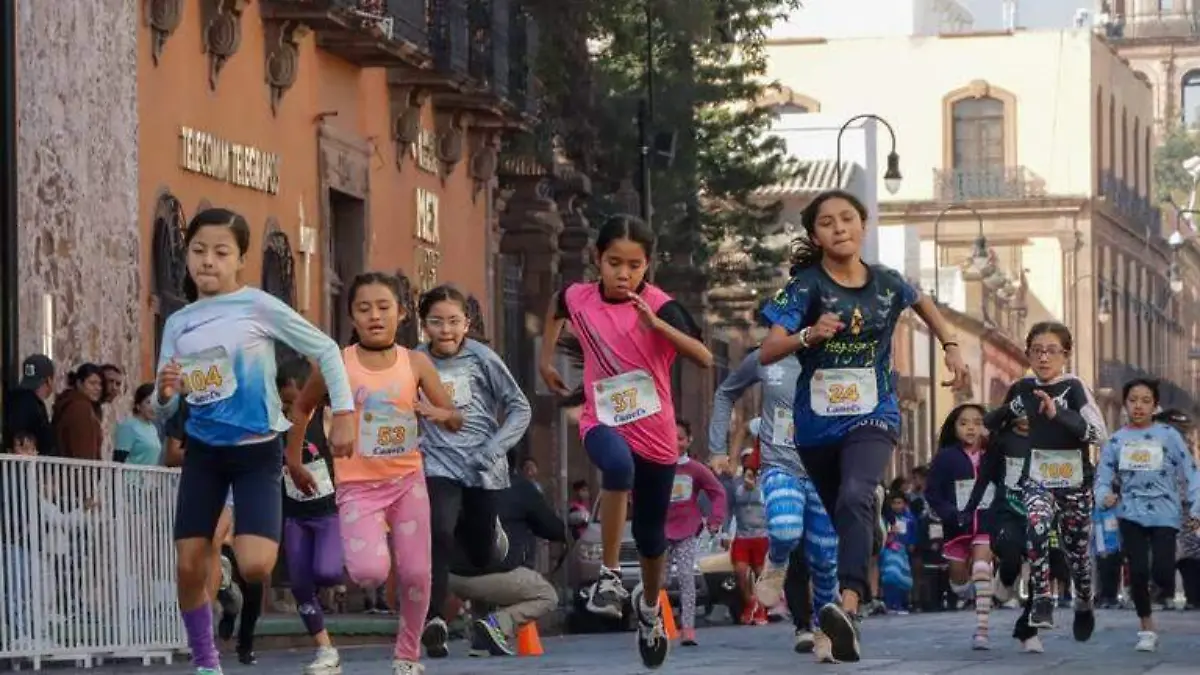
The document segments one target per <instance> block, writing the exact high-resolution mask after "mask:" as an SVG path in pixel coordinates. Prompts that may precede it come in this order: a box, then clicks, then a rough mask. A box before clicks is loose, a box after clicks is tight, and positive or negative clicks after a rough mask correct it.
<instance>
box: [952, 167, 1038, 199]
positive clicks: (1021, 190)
mask: <svg viewBox="0 0 1200 675" xmlns="http://www.w3.org/2000/svg"><path fill="white" fill-rule="evenodd" d="M933 185H934V194H935V195H936V196H937V199H938V201H943V202H965V201H988V200H1010V199H1037V198H1040V197H1045V196H1046V184H1045V181H1043V180H1042V179H1041V178H1039V177H1037V176H1036V175H1035V174H1034V173H1033V172H1032V171H1030V170H1028V169H1026V168H1025V167H1023V166H992V167H981V168H977V169H976V168H962V169H958V168H956V169H934V170H933Z"/></svg>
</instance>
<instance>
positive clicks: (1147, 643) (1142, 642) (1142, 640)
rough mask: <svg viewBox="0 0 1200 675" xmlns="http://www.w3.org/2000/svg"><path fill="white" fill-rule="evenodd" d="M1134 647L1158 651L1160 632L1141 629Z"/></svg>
mask: <svg viewBox="0 0 1200 675" xmlns="http://www.w3.org/2000/svg"><path fill="white" fill-rule="evenodd" d="M1133 648H1134V649H1136V650H1137V651H1139V652H1154V651H1158V633H1155V632H1154V631H1152V630H1139V631H1138V640H1137V644H1136V645H1135V646H1134V647H1133Z"/></svg>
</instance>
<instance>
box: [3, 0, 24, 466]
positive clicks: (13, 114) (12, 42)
mask: <svg viewBox="0 0 1200 675" xmlns="http://www.w3.org/2000/svg"><path fill="white" fill-rule="evenodd" d="M0 2H3V5H4V6H3V7H0V169H2V170H0V173H2V174H3V176H4V177H3V179H0V181H2V183H3V184H2V185H0V340H2V341H3V348H2V353H0V386H2V387H5V388H8V387H10V386H15V385H16V383H17V379H18V378H19V377H20V373H19V365H20V351H19V342H18V340H17V331H18V323H19V317H18V314H17V312H18V308H19V304H18V301H17V296H18V292H17V288H18V285H17V279H18V277H17V271H18V268H17V264H18V263H17V246H18V244H17V241H18V225H17V3H16V0H0ZM9 433H10V429H8V428H7V427H6V428H5V429H4V434H5V436H6V438H5V441H8V440H11V439H8V438H7V436H8V434H9ZM4 447H9V445H8V443H7V442H6V443H5V445H4Z"/></svg>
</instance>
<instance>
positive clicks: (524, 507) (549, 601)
mask: <svg viewBox="0 0 1200 675" xmlns="http://www.w3.org/2000/svg"><path fill="white" fill-rule="evenodd" d="M496 505H497V508H496V513H497V515H499V517H500V523H501V524H502V525H503V527H504V531H505V532H506V533H507V534H508V555H507V556H505V557H504V559H503V560H501V561H500V562H494V563H492V564H490V565H488V566H487V567H486V568H478V567H475V566H473V565H472V564H471V563H470V561H469V559H468V557H467V555H466V551H465V549H464V547H463V546H462V543H461V542H460V545H459V546H458V547H457V548H456V550H455V552H454V557H453V559H452V560H451V564H450V592H451V593H453V594H454V595H456V596H458V597H459V598H461V599H463V600H469V601H471V603H472V605H473V606H474V607H476V608H478V607H480V606H485V607H486V606H494V607H495V609H494V611H492V612H490V613H488V614H487V615H486V616H480V615H479V613H478V612H476V613H475V615H476V617H477V618H476V619H475V620H474V621H473V622H472V624H471V653H472V655H474V656H485V655H491V656H511V655H513V654H514V653H515V650H514V648H513V645H512V640H513V638H514V637H515V636H516V633H517V629H519V628H520V627H521V626H523V625H525V624H527V623H529V622H532V621H537V620H538V618H539V617H541V616H543V615H545V614H546V613H548V612H550V611H551V610H553V609H554V608H555V607H556V606H557V605H558V593H557V591H555V590H554V586H552V585H551V584H550V582H549V581H547V580H546V579H545V577H543V576H542V575H541V574H539V573H538V572H536V571H535V570H533V569H532V565H533V564H534V553H535V551H536V544H537V540H538V539H545V540H546V541H552V542H557V543H566V542H567V541H568V538H567V537H568V535H567V525H566V523H564V522H563V521H562V519H561V518H559V517H558V514H556V513H555V512H554V509H553V508H551V506H550V504H549V503H547V502H546V498H545V497H544V496H543V495H542V492H541V490H539V489H538V488H537V486H536V485H535V484H534V483H533V482H532V481H530V480H529V479H528V478H525V477H524V476H522V475H521V474H520V473H518V472H516V471H514V472H513V473H512V474H511V485H510V487H508V488H506V489H504V490H502V491H500V494H499V495H498V498H497V500H496ZM463 517H470V516H469V515H468V514H465V513H464V514H463ZM459 531H462V530H461V529H460V530H459Z"/></svg>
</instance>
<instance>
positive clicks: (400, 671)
mask: <svg viewBox="0 0 1200 675" xmlns="http://www.w3.org/2000/svg"><path fill="white" fill-rule="evenodd" d="M392 675H425V666H423V665H421V664H419V663H416V662H415V661H392Z"/></svg>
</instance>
